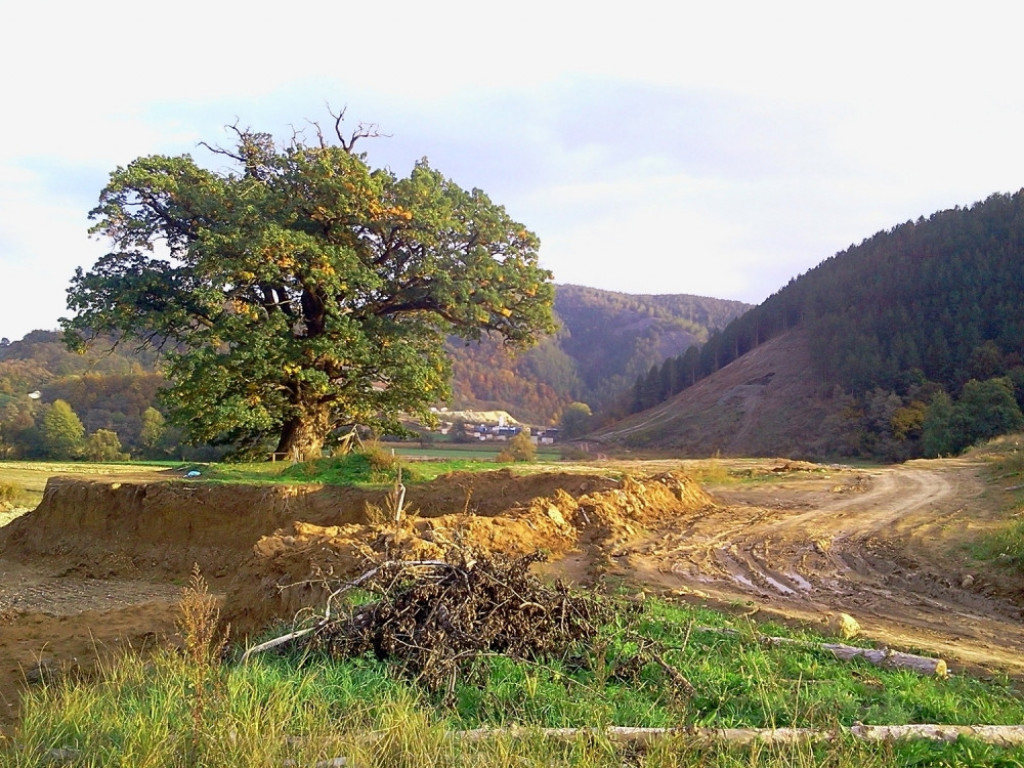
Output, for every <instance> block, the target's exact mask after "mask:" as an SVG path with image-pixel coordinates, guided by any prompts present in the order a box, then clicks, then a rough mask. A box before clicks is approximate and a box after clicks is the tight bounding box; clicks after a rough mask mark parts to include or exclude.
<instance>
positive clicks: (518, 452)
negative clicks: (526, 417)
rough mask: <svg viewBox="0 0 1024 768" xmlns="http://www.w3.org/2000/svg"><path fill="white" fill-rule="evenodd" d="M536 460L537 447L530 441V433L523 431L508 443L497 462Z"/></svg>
mask: <svg viewBox="0 0 1024 768" xmlns="http://www.w3.org/2000/svg"><path fill="white" fill-rule="evenodd" d="M536 458H537V446H535V445H534V444H533V441H532V440H530V433H529V432H527V431H526V430H523V431H522V432H520V433H519V434H518V435H516V436H515V437H513V438H512V439H511V440H509V441H508V446H506V447H505V448H504V449H503V450H502V451H501V453H499V454H498V457H497V461H533V460H534V459H536Z"/></svg>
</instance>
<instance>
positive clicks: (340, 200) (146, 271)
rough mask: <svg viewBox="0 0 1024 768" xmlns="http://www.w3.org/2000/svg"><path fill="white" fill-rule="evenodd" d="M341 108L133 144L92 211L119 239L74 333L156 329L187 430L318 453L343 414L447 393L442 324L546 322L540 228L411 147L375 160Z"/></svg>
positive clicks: (533, 331)
mask: <svg viewBox="0 0 1024 768" xmlns="http://www.w3.org/2000/svg"><path fill="white" fill-rule="evenodd" d="M341 124H342V120H341V116H336V119H335V121H334V134H335V135H334V136H332V137H330V138H327V137H325V135H324V132H323V131H321V130H320V128H319V127H318V126H316V125H313V127H312V130H313V133H315V140H313V141H307V140H306V139H305V138H304V136H303V135H302V134H296V135H294V136H293V137H292V138H291V139H290V140H289V141H287V142H284V143H281V144H279V143H277V142H275V140H274V139H273V138H272V137H271V136H270V135H269V134H266V133H259V132H255V131H252V130H249V129H240V128H238V127H234V128H232V131H233V132H234V135H235V138H236V139H237V141H236V147H235V149H232V150H228V149H221V148H211V147H209V146H208V145H204V146H206V147H207V149H210V150H211V151H212V152H213V154H214V157H215V158H216V159H217V160H218V161H219V162H223V161H227V163H228V165H229V168H228V169H227V170H222V171H215V170H209V169H207V168H204V167H202V166H200V165H198V164H197V163H196V162H195V161H194V160H193V159H192V157H191V156H189V155H183V156H179V157H167V156H161V155H152V156H147V157H140V158H138V159H136V160H135V161H133V162H132V163H130V164H129V165H128V166H127V167H121V168H118V169H116V170H115V171H114V172H113V173H112V174H111V176H110V181H109V183H108V184H107V186H106V187H105V188H104V189H103V191H102V193H101V195H100V200H99V205H98V206H97V207H96V208H95V209H94V210H93V211H92V212H91V214H90V217H91V219H92V220H93V221H95V222H96V223H95V225H94V226H93V228H92V230H91V232H92V233H94V234H100V235H105V236H107V237H109V238H110V239H111V241H112V243H113V248H114V249H113V250H112V252H110V253H108V254H107V255H106V256H104V257H102V258H101V259H99V260H98V261H97V263H96V264H95V265H94V266H93V268H92V269H91V270H89V271H88V272H85V271H83V270H81V269H79V270H77V272H76V274H75V277H74V278H73V279H72V281H71V286H70V288H69V289H68V307H69V309H70V310H72V311H73V312H75V313H76V314H75V316H74V317H72V318H70V319H65V320H63V321H62V324H63V326H64V329H65V331H66V338H68V339H69V340H70V341H71V343H73V344H77V345H83V344H85V343H88V341H89V340H90V339H91V338H94V337H97V336H100V335H102V334H109V333H113V334H116V335H118V336H119V338H128V339H133V340H137V341H141V342H142V343H143V344H145V345H157V346H161V347H162V348H164V349H165V350H166V351H167V354H168V369H167V374H168V378H169V379H170V381H171V382H172V384H171V386H170V387H169V388H168V389H166V390H165V391H164V393H163V400H164V403H165V405H166V406H167V409H168V412H169V413H168V415H169V417H170V418H171V419H172V420H173V421H176V422H178V423H180V424H181V425H182V426H184V427H185V428H186V430H187V432H188V435H189V436H190V437H191V438H192V439H193V440H196V441H208V442H222V443H231V444H234V445H236V446H238V447H239V448H242V449H245V448H250V449H258V448H260V447H262V446H263V445H265V444H266V441H267V440H268V439H270V438H274V439H276V444H277V448H276V450H277V451H280V452H289V453H292V454H294V455H297V456H299V457H302V458H306V457H309V456H313V455H317V454H318V453H319V451H320V449H321V448H322V446H323V445H324V443H325V441H327V440H328V439H329V437H330V435H331V433H332V432H333V431H334V430H335V429H336V428H338V427H340V426H342V425H348V424H355V423H360V424H364V425H369V426H373V427H376V428H378V429H383V430H388V429H394V428H395V427H396V426H397V421H398V415H399V413H400V412H407V413H410V414H414V415H419V416H423V417H426V418H429V407H430V405H432V404H434V403H437V402H439V401H443V400H444V399H445V398H446V396H447V394H448V387H449V370H450V364H449V362H448V359H447V357H446V356H445V353H444V340H445V338H446V336H448V335H455V336H460V337H462V338H464V339H467V340H475V339H479V338H480V337H481V335H482V334H484V333H485V332H495V333H497V334H498V335H499V336H500V337H502V338H503V339H504V341H505V343H506V344H509V345H511V346H527V345H530V344H532V343H534V342H535V341H536V339H537V338H538V336H539V335H540V334H542V333H545V332H549V331H551V330H553V325H554V324H553V320H552V313H551V304H552V298H553V286H552V284H551V282H550V280H551V275H550V273H549V272H547V271H546V270H544V269H542V268H540V266H539V265H538V261H537V249H538V247H539V242H538V239H537V237H536V236H535V235H534V234H533V233H531V232H530V231H528V230H527V229H526V228H525V227H524V226H523V225H522V224H519V223H517V222H515V221H514V220H512V218H511V217H509V215H508V214H507V213H506V212H505V210H504V208H502V207H501V206H499V205H496V204H495V203H493V202H492V201H491V200H490V199H489V198H488V196H487V195H486V194H485V193H484V192H482V191H481V190H479V189H473V190H470V191H467V190H464V189H462V188H460V187H459V186H458V185H457V184H455V183H454V182H453V181H451V180H450V179H446V178H445V177H444V176H442V175H441V174H440V173H439V172H438V171H436V170H434V169H433V168H431V167H430V165H429V164H428V163H427V161H426V160H425V159H424V160H421V161H420V162H418V163H417V164H416V165H415V167H414V168H413V169H412V171H411V173H410V174H409V175H408V176H407V177H401V178H400V177H398V176H397V175H395V174H394V173H393V172H391V171H390V170H388V169H374V168H372V167H371V166H370V165H369V163H368V161H367V158H366V155H365V154H362V153H357V152H356V151H355V150H354V147H355V144H356V143H357V140H359V139H362V138H365V137H367V136H368V135H372V132H371V131H365V130H363V129H362V127H360V129H359V130H357V131H356V132H354V133H353V134H352V135H351V136H348V137H346V136H344V135H343V133H342V131H341Z"/></svg>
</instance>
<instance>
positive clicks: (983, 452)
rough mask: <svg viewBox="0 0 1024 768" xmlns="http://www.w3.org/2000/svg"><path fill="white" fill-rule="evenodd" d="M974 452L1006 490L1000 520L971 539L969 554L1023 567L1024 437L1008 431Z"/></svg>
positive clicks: (997, 484)
mask: <svg viewBox="0 0 1024 768" xmlns="http://www.w3.org/2000/svg"><path fill="white" fill-rule="evenodd" d="M971 453H972V454H973V455H975V456H977V457H979V458H981V459H983V460H984V461H985V462H986V465H987V467H986V473H987V475H988V482H989V484H990V485H991V486H992V487H993V488H1002V489H1006V490H1005V491H1004V492H1003V493H1002V495H1001V503H1002V510H1001V520H1000V522H999V523H998V524H997V525H996V526H995V527H993V528H992V529H991V530H988V531H986V532H985V533H984V534H983V535H981V536H980V537H978V538H977V539H976V540H975V541H972V542H971V544H970V546H969V551H970V554H971V556H972V557H973V558H975V559H976V560H979V561H982V562H991V563H994V564H995V565H997V566H999V567H1003V568H1013V569H1016V570H1018V571H1020V570H1024V439H1022V436H1021V435H1005V436H1003V437H999V438H996V439H995V440H992V441H991V442H989V443H987V444H986V445H984V446H982V447H980V448H976V449H974V450H973V451H972V452H971Z"/></svg>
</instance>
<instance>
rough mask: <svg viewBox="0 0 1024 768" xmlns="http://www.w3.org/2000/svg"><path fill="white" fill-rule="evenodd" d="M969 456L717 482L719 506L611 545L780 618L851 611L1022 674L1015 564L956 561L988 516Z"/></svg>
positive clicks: (949, 655)
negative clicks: (981, 566)
mask: <svg viewBox="0 0 1024 768" xmlns="http://www.w3.org/2000/svg"><path fill="white" fill-rule="evenodd" d="M979 471H980V470H979V467H978V466H977V465H974V464H971V463H969V462H964V461H942V462H911V463H908V464H906V465H904V466H899V467H892V468H886V469H878V470H871V471H866V472H860V471H854V470H844V471H838V472H833V473H830V474H829V475H828V476H818V477H805V478H802V479H794V480H792V481H787V482H783V483H781V484H763V485H761V486H748V487H739V488H737V487H735V486H733V487H724V488H719V489H717V491H716V493H715V495H716V496H717V498H718V500H719V502H720V504H721V506H720V508H719V509H717V510H715V511H713V512H711V513H709V514H705V515H699V516H694V517H693V518H692V519H688V520H685V521H677V522H676V523H675V524H671V525H667V526H666V527H665V529H663V530H661V531H656V532H654V534H653V535H649V536H647V537H646V538H644V539H642V540H640V541H637V542H633V543H632V544H630V545H629V546H627V547H624V548H623V549H622V550H621V551H619V552H617V553H615V554H616V555H617V557H615V558H614V559H615V560H616V561H617V562H618V563H619V564H620V565H619V571H620V572H621V573H622V574H623V575H629V576H630V577H631V578H635V579H637V580H638V581H640V582H646V583H652V584H657V585H660V586H662V587H664V588H668V589H675V590H679V591H680V592H681V593H684V594H685V593H690V594H693V595H697V596H708V597H710V598H712V599H714V600H716V601H720V602H724V603H731V604H734V605H735V604H737V603H740V604H744V605H746V606H748V609H749V610H751V611H753V610H754V609H756V610H758V611H760V612H763V613H766V614H775V615H778V616H782V617H789V618H795V619H800V620H803V621H811V622H817V621H821V622H827V620H828V619H829V617H830V616H834V615H835V614H836V613H837V612H840V611H841V612H845V613H848V614H850V615H851V616H853V617H854V618H855V619H856V620H857V621H858V622H859V623H860V625H861V626H862V628H863V634H864V635H865V636H866V637H869V638H871V639H873V640H877V641H880V642H884V643H887V644H891V645H893V646H896V647H900V648H913V649H921V650H923V651H927V652H929V653H933V654H938V655H941V656H943V657H944V658H946V659H948V660H953V661H959V662H961V663H963V664H967V665H971V666H974V665H979V666H983V667H987V668H999V669H1003V670H1006V671H1009V672H1012V673H1016V674H1020V673H1024V622H1022V621H1021V618H1022V615H1024V592H1022V590H1021V587H1022V586H1024V584H1022V580H1021V579H1020V577H1019V575H1014V574H1012V573H1009V572H1006V573H1003V572H998V571H989V572H987V573H984V574H983V573H980V572H978V571H977V570H972V569H971V567H970V562H971V561H970V557H969V555H968V553H967V551H966V549H965V548H964V546H963V544H962V542H963V541H965V540H968V539H969V538H970V537H971V535H972V533H973V532H974V531H976V530H979V529H981V528H983V527H985V526H986V525H989V524H990V521H991V518H992V517H993V514H992V512H991V511H989V510H988V507H990V506H991V502H990V501H988V500H986V499H985V498H984V494H985V487H984V484H983V482H982V479H981V477H980V475H979Z"/></svg>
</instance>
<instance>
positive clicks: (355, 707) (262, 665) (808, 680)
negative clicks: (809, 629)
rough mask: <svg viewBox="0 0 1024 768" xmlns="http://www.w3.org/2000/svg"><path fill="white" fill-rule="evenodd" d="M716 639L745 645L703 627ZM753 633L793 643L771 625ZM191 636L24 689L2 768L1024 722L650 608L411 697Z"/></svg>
mask: <svg viewBox="0 0 1024 768" xmlns="http://www.w3.org/2000/svg"><path fill="white" fill-rule="evenodd" d="M621 615H622V616H623V617H625V616H626V615H627V613H626V612H623V613H622V614H621ZM192 623H193V625H195V626H199V627H202V626H203V624H204V622H203V620H198V621H193V622H192ZM727 625H731V626H733V627H734V628H735V629H738V630H739V632H738V633H736V634H733V635H726V634H721V633H717V632H709V631H705V630H703V629H701V627H704V626H712V627H716V626H717V627H722V626H727ZM759 631H761V632H770V633H772V634H779V635H786V634H789V635H793V633H792V631H787V630H786V629H785V628H782V627H761V628H759ZM187 634H188V633H186V635H187ZM192 634H193V636H194V637H201V638H205V639H200V640H199V641H198V642H197V643H193V644H192V645H190V644H189V643H188V642H186V643H185V646H186V648H190V649H196V648H197V649H198V652H197V651H195V650H189V651H187V652H185V653H181V652H171V651H167V652H164V653H161V654H160V655H158V656H157V657H156V658H154V659H150V660H147V661H143V660H142V659H139V658H134V657H130V656H129V657H126V658H124V659H123V660H122V661H120V662H118V663H117V664H114V665H112V666H110V667H108V668H106V669H104V670H103V672H102V674H101V675H100V676H99V679H96V680H92V681H74V680H64V681H60V682H54V683H49V684H45V685H42V686H37V687H34V688H32V689H31V690H30V691H29V693H28V694H27V696H26V699H25V702H24V706H23V721H22V724H21V726H20V729H19V731H18V733H17V734H16V736H15V740H14V743H11V742H8V743H6V744H2V743H0V744H2V746H0V764H4V765H11V766H28V765H40V764H43V763H44V762H46V761H47V760H48V759H50V758H53V757H54V756H61V755H62V756H64V757H65V758H67V760H65V764H68V765H90V766H91V765H95V766H164V765H166V766H179V765H211V766H214V765H215V766H252V765H268V766H269V765H274V766H280V765H289V764H293V765H315V764H317V763H318V762H321V761H327V760H332V759H334V758H337V757H344V758H345V759H346V762H345V765H346V766H423V765H439V766H456V765H458V766H461V765H473V766H524V765H526V766H532V765H537V766H541V765H543V766H616V768H619V767H620V766H622V765H623V764H628V765H635V766H669V765H671V766H704V765H707V766H739V765H746V766H789V765H798V766H812V765H832V766H842V767H844V768H845V767H847V766H848V767H850V768H853V767H854V766H856V767H857V768H864V767H865V766H876V765H877V766H897V765H900V766H903V765H908V766H909V765H1006V766H1011V765H1017V766H1020V765H1021V764H1022V763H1021V762H1020V757H1021V756H1020V755H1019V754H1015V753H1014V752H1013V751H1012V750H1008V749H1000V748H996V747H991V746H987V745H983V744H980V743H976V742H971V741H968V740H961V741H960V742H958V743H956V744H952V745H935V744H930V743H924V742H908V743H903V744H881V745H865V744H863V743H859V742H854V741H852V740H850V739H847V738H841V739H839V740H838V741H835V742H832V743H827V744H818V745H808V744H803V745H794V746H767V745H754V746H748V747H729V746H727V745H721V744H719V745H708V744H704V745H701V744H696V743H691V742H686V741H685V740H675V741H669V742H666V743H663V744H659V745H657V746H654V747H652V748H650V749H646V750H643V751H635V750H629V749H627V750H623V749H622V748H620V747H618V746H616V745H615V744H613V743H611V742H610V741H608V740H607V739H605V738H603V737H601V736H593V735H590V736H587V735H583V736H579V737H577V738H574V739H569V740H567V741H564V742H555V741H552V740H546V739H543V738H541V737H540V736H539V735H538V734H537V733H536V732H533V733H532V735H531V732H530V731H529V729H531V728H532V729H539V728H542V727H561V726H570V727H581V726H592V727H596V728H600V727H604V726H608V725H629V726H685V725H692V726H714V727H741V726H752V727H785V726H798V727H816V728H827V729H831V728H836V727H837V726H849V725H852V724H854V723H856V722H864V723H868V724H904V723H921V722H929V723H950V724H977V723H987V724H1010V723H1020V722H1024V700H1022V698H1021V690H1020V689H1019V688H1018V686H1017V685H1016V684H1015V683H1013V682H1012V681H1010V680H999V679H993V680H986V681H982V680H977V679H972V678H968V677H959V676H957V677H952V678H949V679H935V678H925V677H920V676H917V675H914V674H911V673H908V672H900V671H892V670H885V669H880V668H877V667H872V666H869V665H867V664H860V663H852V664H851V663H841V662H838V661H836V660H835V659H833V658H832V657H831V656H830V655H829V654H828V653H825V652H822V651H819V650H814V649H811V648H806V647H800V646H793V647H789V646H786V647H777V646H765V645H763V644H761V643H760V642H759V641H758V640H757V637H756V634H755V632H753V631H752V628H751V627H750V626H749V625H746V624H742V623H735V622H732V621H731V620H730V619H728V618H727V617H725V616H722V615H720V614H717V613H713V612H709V611H704V610H698V609H692V608H686V607H680V606H677V605H670V604H667V603H662V602H651V603H649V604H648V606H647V609H646V610H645V611H644V612H643V613H642V614H641V615H640V616H639V617H634V618H631V619H628V620H627V619H626V618H621V619H620V620H617V621H616V622H613V624H611V625H609V626H607V627H605V629H604V633H603V636H602V638H601V640H600V641H599V642H598V643H597V644H596V645H595V646H594V654H593V656H592V658H591V659H590V661H589V662H588V663H581V662H580V660H579V659H572V658H570V659H559V660H548V661H545V662H544V663H525V662H513V661H510V660H508V659H506V658H503V657H488V658H483V659H480V660H478V662H477V664H476V666H475V668H474V670H473V673H472V674H471V675H469V676H467V677H465V679H461V681H460V682H459V684H458V685H456V686H455V688H454V689H453V690H452V691H451V692H450V694H447V693H445V692H442V693H430V692H428V691H425V690H422V689H420V688H419V687H418V686H417V685H416V684H415V683H414V682H410V681H408V680H407V679H406V678H404V677H403V676H402V675H401V674H400V671H399V670H398V669H396V668H395V667H393V666H391V665H389V664H386V663H384V662H380V661H377V660H375V659H373V658H358V659H355V660H351V661H347V662H343V663H342V662H334V661H331V660H330V659H327V658H324V657H320V656H317V655H306V656H296V655H294V654H293V655H282V656H274V655H264V656H260V657H257V658H255V659H254V660H250V662H248V663H246V664H244V665H243V664H240V663H224V664H221V663H219V662H217V661H215V656H216V654H214V653H209V652H207V651H204V650H203V649H204V648H205V649H211V648H212V649H215V648H216V647H218V642H219V641H218V640H216V638H214V636H213V635H212V633H209V632H207V633H206V634H205V635H203V634H202V633H201V632H200V633H196V632H195V631H194V630H193V631H192ZM638 634H639V635H644V636H647V637H650V638H653V639H655V640H657V641H658V642H659V643H660V647H661V648H663V649H664V659H665V660H666V661H667V662H668V663H669V664H670V665H671V666H672V667H674V668H675V669H677V670H679V672H681V673H682V674H683V675H685V677H686V678H687V680H688V681H689V683H690V684H691V685H692V686H693V690H692V691H683V690H680V687H679V684H678V680H677V679H676V678H675V677H673V676H672V675H670V674H668V673H667V672H666V671H665V670H664V669H663V668H662V667H661V666H659V665H658V664H646V665H643V666H637V665H636V664H634V663H632V662H631V661H630V659H632V658H635V650H636V648H635V646H636V643H637V642H638V641H637V640H636V636H637V635H638ZM798 636H800V637H803V638H804V639H812V638H811V636H809V635H798ZM510 725H516V726H523V727H525V728H527V729H528V731H527V733H526V734H525V735H524V736H521V737H516V738H513V737H511V736H502V737H498V738H494V739H491V740H488V741H486V742H479V743H471V742H468V741H464V740H459V739H453V738H451V737H450V736H449V735H448V734H449V733H450V732H452V731H462V730H466V729H472V728H476V727H480V726H485V727H498V726H510ZM53 750H65V751H64V752H54V751H53ZM289 761H294V762H289ZM51 762H52V760H51Z"/></svg>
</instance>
